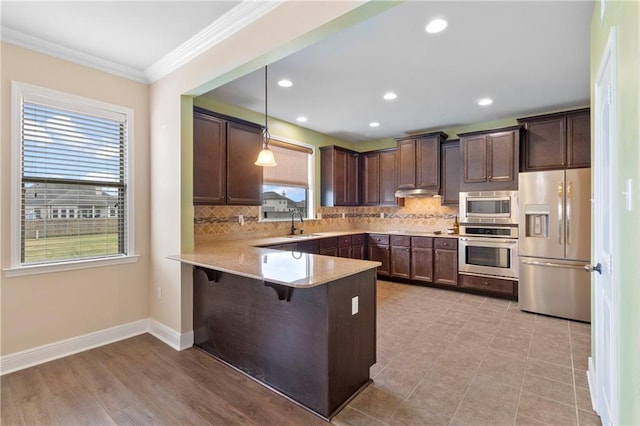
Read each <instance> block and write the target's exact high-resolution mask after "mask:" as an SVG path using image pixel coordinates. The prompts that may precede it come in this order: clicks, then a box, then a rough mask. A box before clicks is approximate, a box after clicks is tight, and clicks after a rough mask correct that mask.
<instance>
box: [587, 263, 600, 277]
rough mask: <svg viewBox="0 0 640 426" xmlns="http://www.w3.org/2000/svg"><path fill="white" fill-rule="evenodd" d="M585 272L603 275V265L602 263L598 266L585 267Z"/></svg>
mask: <svg viewBox="0 0 640 426" xmlns="http://www.w3.org/2000/svg"><path fill="white" fill-rule="evenodd" d="M584 270H585V271H587V272H593V271H596V272H598V273H599V274H601V273H602V265H601V264H600V263H598V264H597V265H596V266H593V265H584Z"/></svg>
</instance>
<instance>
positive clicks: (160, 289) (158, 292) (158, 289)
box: [156, 287, 162, 300]
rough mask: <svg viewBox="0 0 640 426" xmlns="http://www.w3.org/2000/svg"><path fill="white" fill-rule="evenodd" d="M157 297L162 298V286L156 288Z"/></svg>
mask: <svg viewBox="0 0 640 426" xmlns="http://www.w3.org/2000/svg"><path fill="white" fill-rule="evenodd" d="M156 297H157V298H158V300H162V287H157V288H156Z"/></svg>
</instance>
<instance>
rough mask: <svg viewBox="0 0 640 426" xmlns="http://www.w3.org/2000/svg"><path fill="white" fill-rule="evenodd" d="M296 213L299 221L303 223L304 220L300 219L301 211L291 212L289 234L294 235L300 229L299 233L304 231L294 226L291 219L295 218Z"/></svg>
mask: <svg viewBox="0 0 640 426" xmlns="http://www.w3.org/2000/svg"><path fill="white" fill-rule="evenodd" d="M296 214H297V215H298V216H300V223H304V220H302V213H300V212H299V211H297V210H296V211H294V212H293V213H292V214H291V235H295V234H296V231H300V233H301V234H302V233H303V232H304V230H303V229H302V228H296V227H295V225H294V224H293V220H294V219H295V218H296Z"/></svg>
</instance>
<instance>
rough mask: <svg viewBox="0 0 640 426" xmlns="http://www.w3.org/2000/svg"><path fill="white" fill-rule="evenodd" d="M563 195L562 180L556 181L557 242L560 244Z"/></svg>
mask: <svg viewBox="0 0 640 426" xmlns="http://www.w3.org/2000/svg"><path fill="white" fill-rule="evenodd" d="M563 195H564V186H563V183H562V182H559V183H558V244H562V220H563V217H564V216H563V213H562V202H563V199H562V198H563Z"/></svg>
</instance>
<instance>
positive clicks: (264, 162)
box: [253, 65, 278, 167]
mask: <svg viewBox="0 0 640 426" xmlns="http://www.w3.org/2000/svg"><path fill="white" fill-rule="evenodd" d="M267 112H268V109H267V66H266V65H265V67H264V131H263V132H262V151H260V154H258V159H257V160H256V162H255V163H253V164H255V165H256V166H262V167H274V166H277V165H278V163H276V159H275V158H274V156H273V152H271V150H270V149H269V141H270V140H271V136H270V135H269V126H268V125H267V118H268V114H267Z"/></svg>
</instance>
